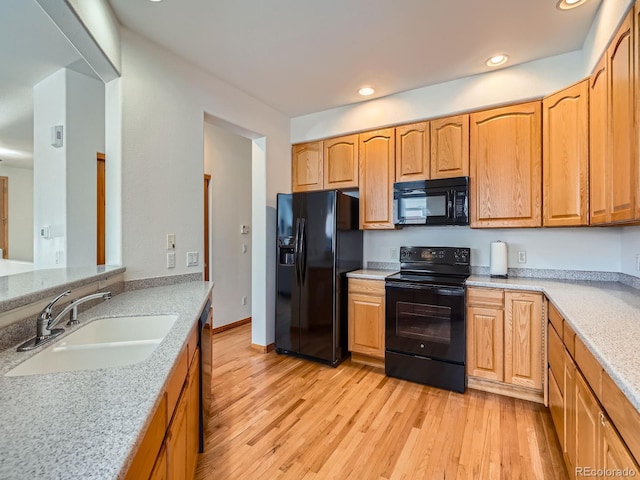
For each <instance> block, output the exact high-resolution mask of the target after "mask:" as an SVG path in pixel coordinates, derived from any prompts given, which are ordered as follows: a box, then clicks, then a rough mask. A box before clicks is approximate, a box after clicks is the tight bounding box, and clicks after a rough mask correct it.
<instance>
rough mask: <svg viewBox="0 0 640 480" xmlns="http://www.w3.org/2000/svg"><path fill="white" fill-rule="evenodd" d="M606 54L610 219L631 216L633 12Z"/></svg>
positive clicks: (633, 158) (623, 218)
mask: <svg viewBox="0 0 640 480" xmlns="http://www.w3.org/2000/svg"><path fill="white" fill-rule="evenodd" d="M607 55H608V58H609V65H608V66H609V77H608V82H609V85H608V87H609V88H608V90H609V91H608V93H609V135H610V139H611V143H610V148H611V180H612V188H611V221H612V222H621V221H628V220H632V219H634V218H635V186H636V177H635V173H636V163H637V161H636V159H635V156H634V139H635V137H636V134H635V128H634V118H633V111H634V95H633V84H634V78H633V74H634V72H633V68H634V62H633V12H631V13H629V15H628V16H627V18H626V19H625V21H624V23H623V24H622V26H621V27H620V30H618V33H617V35H616V36H615V37H614V39H613V41H612V42H611V46H610V47H609V49H608V50H607Z"/></svg>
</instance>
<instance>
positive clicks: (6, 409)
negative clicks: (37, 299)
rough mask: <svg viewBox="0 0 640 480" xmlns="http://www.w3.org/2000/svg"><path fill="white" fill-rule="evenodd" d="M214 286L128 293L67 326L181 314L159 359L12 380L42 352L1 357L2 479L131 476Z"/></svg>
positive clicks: (8, 353)
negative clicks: (21, 365) (135, 458)
mask: <svg viewBox="0 0 640 480" xmlns="http://www.w3.org/2000/svg"><path fill="white" fill-rule="evenodd" d="M212 288H213V284H212V283H209V282H190V283H182V284H178V285H171V286H166V287H158V288H149V289H144V290H136V291H131V292H126V293H123V294H121V295H117V296H115V297H113V299H112V300H109V301H107V302H102V303H100V304H99V305H97V306H95V307H93V308H91V309H90V310H87V311H85V312H83V313H81V314H80V315H79V317H78V320H79V321H80V324H79V325H78V326H76V327H71V328H66V329H67V331H66V332H65V335H66V334H68V333H69V332H72V331H75V330H77V329H78V328H82V326H83V325H86V324H87V323H88V322H89V321H92V320H94V319H97V318H104V317H115V316H125V315H148V314H177V315H178V319H177V320H176V322H175V324H174V325H173V327H172V328H171V330H170V331H169V333H168V334H167V336H166V337H165V338H164V339H163V340H162V342H161V343H160V344H159V345H158V347H157V348H156V350H155V351H154V352H153V353H152V355H151V356H150V357H149V358H148V359H146V360H144V361H142V362H140V363H137V364H134V365H128V366H124V367H113V368H103V369H100V370H84V371H75V372H62V373H53V374H42V375H29V376H21V377H6V376H4V375H5V374H6V373H7V372H8V371H9V370H11V369H12V368H13V367H15V366H16V365H17V364H19V363H21V362H22V361H24V360H26V359H27V358H29V357H31V356H32V355H34V354H36V353H38V352H40V351H42V349H36V350H35V351H32V352H22V353H18V352H16V351H15V348H11V349H8V350H5V351H3V352H0V425H1V429H2V435H0V478H2V479H5V478H6V479H12V480H20V479H29V480H31V479H34V478H37V479H39V480H43V479H54V478H55V479H59V478H78V479H80V478H81V479H85V480H86V479H116V478H123V477H124V475H125V474H126V471H127V469H128V466H129V464H130V463H131V461H132V459H133V456H134V455H135V452H136V449H137V446H138V444H139V442H140V441H141V440H142V438H143V435H144V432H145V430H146V425H147V422H148V421H150V419H151V413H152V412H153V411H155V409H156V407H157V405H158V402H159V401H160V395H161V393H162V391H163V389H164V386H165V383H166V381H167V379H168V378H169V375H170V373H171V371H172V369H173V367H174V364H175V362H176V360H177V358H178V356H179V354H180V352H181V351H182V349H183V347H184V345H185V342H186V341H187V337H188V335H189V333H190V332H191V329H192V327H193V325H194V323H195V322H197V320H198V317H199V314H200V312H201V311H202V308H203V307H204V305H205V302H206V299H207V296H208V294H209V293H210V292H211V289H212ZM34 330H35V326H34ZM61 338H63V337H61Z"/></svg>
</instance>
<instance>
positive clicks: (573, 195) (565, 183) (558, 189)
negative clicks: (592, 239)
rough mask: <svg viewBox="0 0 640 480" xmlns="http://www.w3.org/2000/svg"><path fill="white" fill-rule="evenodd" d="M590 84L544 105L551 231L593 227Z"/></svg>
mask: <svg viewBox="0 0 640 480" xmlns="http://www.w3.org/2000/svg"><path fill="white" fill-rule="evenodd" d="M588 83H589V82H588V80H586V81H583V82H580V83H578V84H576V85H573V86H571V87H569V88H567V89H565V90H562V91H561V92H558V93H556V94H554V95H551V96H549V97H547V98H545V99H544V100H543V102H542V125H543V130H542V145H543V152H542V172H543V174H544V181H543V193H544V201H543V214H544V215H543V217H544V218H543V224H544V225H545V226H548V227H566V226H577V225H587V224H588V223H589V215H588V196H589V97H588V95H589V85H588Z"/></svg>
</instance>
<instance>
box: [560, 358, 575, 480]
mask: <svg viewBox="0 0 640 480" xmlns="http://www.w3.org/2000/svg"><path fill="white" fill-rule="evenodd" d="M577 375H578V371H577V370H576V364H575V363H573V359H572V358H571V355H569V352H568V351H567V350H565V351H564V412H563V413H564V415H563V416H564V441H563V442H562V443H563V450H562V453H563V455H564V459H565V463H566V464H567V471H568V472H569V475H570V477H571V478H575V466H576V465H577V463H576V376H577Z"/></svg>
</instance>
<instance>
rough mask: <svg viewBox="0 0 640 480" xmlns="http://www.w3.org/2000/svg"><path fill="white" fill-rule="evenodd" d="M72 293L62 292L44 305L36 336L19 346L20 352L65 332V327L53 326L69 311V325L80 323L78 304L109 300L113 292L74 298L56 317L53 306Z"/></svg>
mask: <svg viewBox="0 0 640 480" xmlns="http://www.w3.org/2000/svg"><path fill="white" fill-rule="evenodd" d="M70 293H71V290H67V291H66V292H62V293H61V294H60V295H58V296H57V297H56V298H54V299H53V300H51V302H49V304H48V305H47V306H46V307H44V309H43V310H42V311H41V312H40V314H39V315H38V319H37V321H36V336H35V337H33V338H31V339H29V340H27V341H26V342H25V343H23V344H22V345H20V346H19V347H18V351H19V352H25V351H27V350H32V349H34V348H36V347H39V346H40V345H42V344H44V343H47V342H49V341H51V340H53V339H54V338H56V337H57V336H58V335H60V334H61V333H62V332H64V329H63V328H53V327H55V326H56V325H57V324H58V322H59V321H60V320H61V319H62V317H64V316H65V315H66V314H67V313H69V312H71V313H70V315H69V322H68V323H67V325H75V324H77V323H78V306H79V305H81V304H83V303H85V302H88V301H90V300H97V299H103V300H109V299H110V298H111V292H99V293H94V294H91V295H86V296H84V297H82V298H77V299H75V300H72V301H71V303H70V304H69V305H67V306H66V307H64V308H63V309H62V311H61V312H60V313H59V314H58V315H57V316H56V317H55V318H54V317H53V315H52V311H53V306H54V305H55V304H56V303H57V302H58V301H59V300H60V299H61V298H62V297H66V296H67V295H69V294H70Z"/></svg>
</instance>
